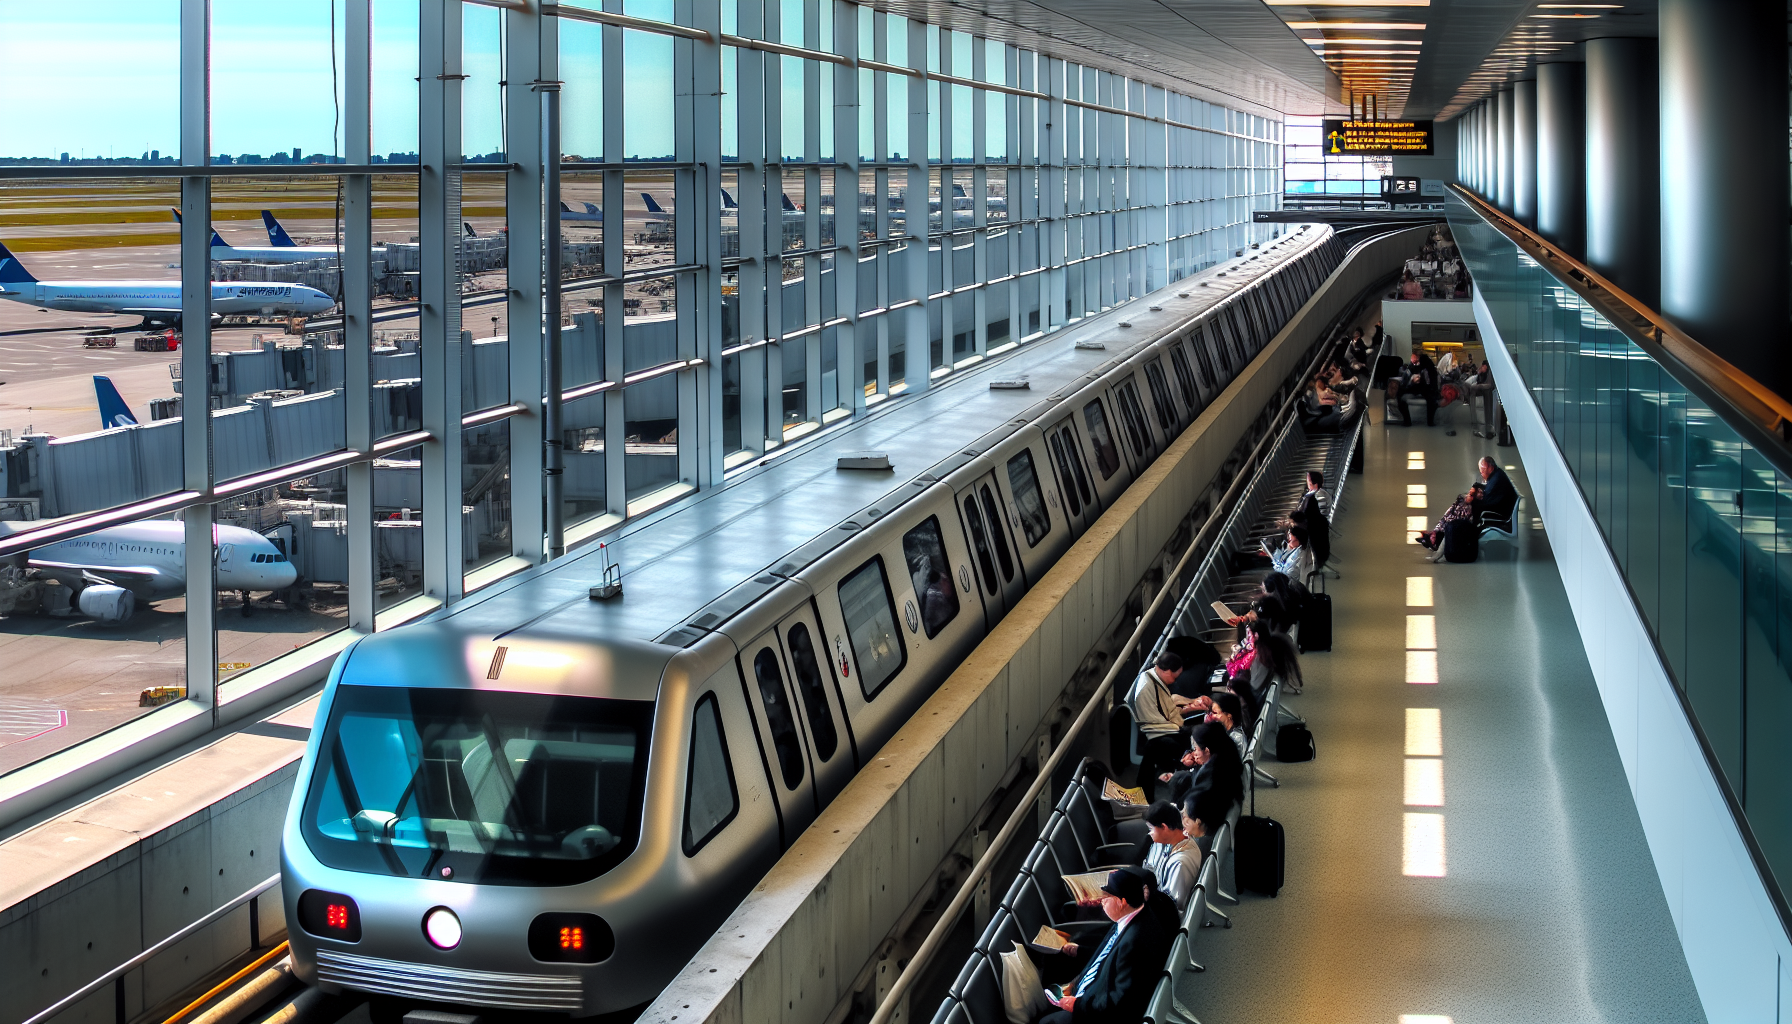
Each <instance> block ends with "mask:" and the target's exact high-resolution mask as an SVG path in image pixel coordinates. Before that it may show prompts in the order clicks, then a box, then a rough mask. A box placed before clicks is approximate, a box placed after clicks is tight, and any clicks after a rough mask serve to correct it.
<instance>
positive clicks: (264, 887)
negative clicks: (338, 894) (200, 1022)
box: [24, 875, 280, 1024]
mask: <svg viewBox="0 0 1792 1024" xmlns="http://www.w3.org/2000/svg"><path fill="white" fill-rule="evenodd" d="M279 884H280V876H279V875H274V876H273V877H271V878H269V879H268V880H267V881H265V882H262V883H261V884H259V885H257V886H255V887H254V888H252V889H250V890H249V891H248V892H245V893H243V894H242V895H241V896H238V897H236V898H235V899H233V900H231V901H230V902H229V903H226V904H224V905H223V906H221V907H219V908H218V909H216V910H214V911H212V912H211V913H209V914H207V915H205V916H204V917H202V918H200V919H199V920H197V921H194V922H193V923H192V924H190V925H187V926H186V927H185V928H182V929H181V930H179V931H177V932H175V933H174V934H173V935H170V936H168V937H167V938H165V939H163V940H162V941H160V942H158V943H156V944H155V945H153V946H151V947H149V948H148V949H146V950H144V951H143V952H141V953H138V954H137V955H136V956H134V957H131V958H130V959H129V960H126V961H125V962H124V963H122V964H119V965H118V966H117V967H114V968H112V969H111V970H109V971H107V972H106V973H105V974H102V975H100V976H99V977H97V978H95V979H94V980H92V981H90V982H88V983H87V984H85V985H83V986H81V987H80V988H78V989H76V990H75V991H74V993H73V994H72V995H67V996H64V997H62V998H61V999H59V1000H57V1001H56V1002H55V1003H52V1004H51V1005H50V1006H49V1008H48V1009H44V1010H40V1011H38V1012H37V1013H36V1014H33V1015H32V1016H30V1017H28V1018H26V1019H25V1021H24V1024H43V1022H44V1021H47V1020H49V1019H50V1018H51V1017H54V1016H56V1015H57V1014H59V1013H61V1012H62V1011H63V1010H66V1009H68V1008H69V1007H71V1006H73V1005H74V1004H76V1003H78V1002H80V1001H81V1000H83V999H86V998H87V997H88V996H90V995H93V994H94V993H95V992H98V991H99V990H100V989H103V988H105V987H106V986H107V985H110V984H112V983H113V982H115V981H117V980H118V979H119V978H121V977H123V976H124V975H125V974H126V973H128V972H130V971H133V970H135V969H136V968H138V967H141V966H143V964H144V963H146V962H148V961H149V960H151V959H152V958H154V957H155V956H156V955H157V954H159V953H163V952H165V951H167V950H168V949H169V947H171V946H173V945H174V944H175V943H177V942H180V941H181V940H183V939H187V938H190V937H191V936H192V935H193V934H194V933H196V932H198V931H199V930H200V929H202V928H206V927H208V926H210V925H214V924H217V923H218V922H219V921H221V920H223V919H224V917H225V916H226V915H227V914H229V913H230V912H231V911H233V910H235V909H237V908H238V907H240V906H242V905H243V904H245V903H248V902H249V901H250V900H253V899H255V898H256V897H257V896H260V895H261V894H262V893H264V892H267V891H268V890H269V889H272V888H274V887H275V886H277V885H279Z"/></svg>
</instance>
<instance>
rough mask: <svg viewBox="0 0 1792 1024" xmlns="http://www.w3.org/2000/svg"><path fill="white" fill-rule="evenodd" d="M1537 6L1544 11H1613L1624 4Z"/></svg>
mask: <svg viewBox="0 0 1792 1024" xmlns="http://www.w3.org/2000/svg"><path fill="white" fill-rule="evenodd" d="M1537 6H1538V7H1539V8H1541V9H1543V10H1546V11H1547V10H1551V9H1556V10H1560V9H1564V8H1565V9H1567V10H1571V11H1572V10H1607V11H1615V10H1619V9H1620V8H1622V7H1623V6H1624V5H1623V4H1538V5H1537Z"/></svg>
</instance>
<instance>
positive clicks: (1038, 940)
mask: <svg viewBox="0 0 1792 1024" xmlns="http://www.w3.org/2000/svg"><path fill="white" fill-rule="evenodd" d="M1027 945H1029V946H1032V947H1033V948H1034V949H1037V950H1039V951H1040V952H1042V953H1056V952H1057V951H1058V950H1060V949H1063V948H1064V947H1065V946H1068V945H1070V933H1069V932H1061V931H1059V930H1058V929H1056V928H1053V927H1052V926H1051V925H1049V924H1042V925H1040V926H1039V934H1038V935H1035V936H1033V941H1032V942H1029V943H1027Z"/></svg>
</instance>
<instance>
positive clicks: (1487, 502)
mask: <svg viewBox="0 0 1792 1024" xmlns="http://www.w3.org/2000/svg"><path fill="white" fill-rule="evenodd" d="M1479 468H1480V474H1481V482H1482V488H1481V500H1480V501H1478V502H1476V503H1475V521H1476V523H1477V524H1479V525H1483V526H1484V525H1486V523H1485V520H1487V519H1493V520H1494V521H1496V522H1497V523H1499V525H1500V526H1501V527H1505V526H1509V525H1510V524H1511V522H1512V512H1513V510H1514V509H1515V508H1516V507H1517V505H1518V489H1517V488H1515V487H1513V486H1512V480H1511V478H1510V477H1508V476H1506V471H1505V470H1503V469H1501V468H1500V467H1499V463H1497V462H1494V461H1493V459H1492V458H1490V457H1487V456H1482V457H1481V465H1480V467H1479Z"/></svg>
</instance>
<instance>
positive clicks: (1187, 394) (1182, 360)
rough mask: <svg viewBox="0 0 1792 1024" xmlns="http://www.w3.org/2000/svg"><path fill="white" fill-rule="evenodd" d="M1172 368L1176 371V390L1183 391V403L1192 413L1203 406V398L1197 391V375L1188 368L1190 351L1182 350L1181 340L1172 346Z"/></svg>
mask: <svg viewBox="0 0 1792 1024" xmlns="http://www.w3.org/2000/svg"><path fill="white" fill-rule="evenodd" d="M1170 369H1172V370H1174V371H1176V390H1178V391H1180V392H1182V404H1183V405H1186V406H1188V411H1189V412H1190V413H1191V414H1192V413H1193V412H1194V411H1195V410H1196V409H1199V408H1200V407H1201V399H1200V397H1199V396H1198V394H1197V392H1196V391H1195V375H1194V374H1192V373H1190V372H1189V369H1188V353H1187V352H1184V351H1183V350H1182V342H1180V341H1178V342H1175V343H1173V344H1172V345H1171V346H1170Z"/></svg>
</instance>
